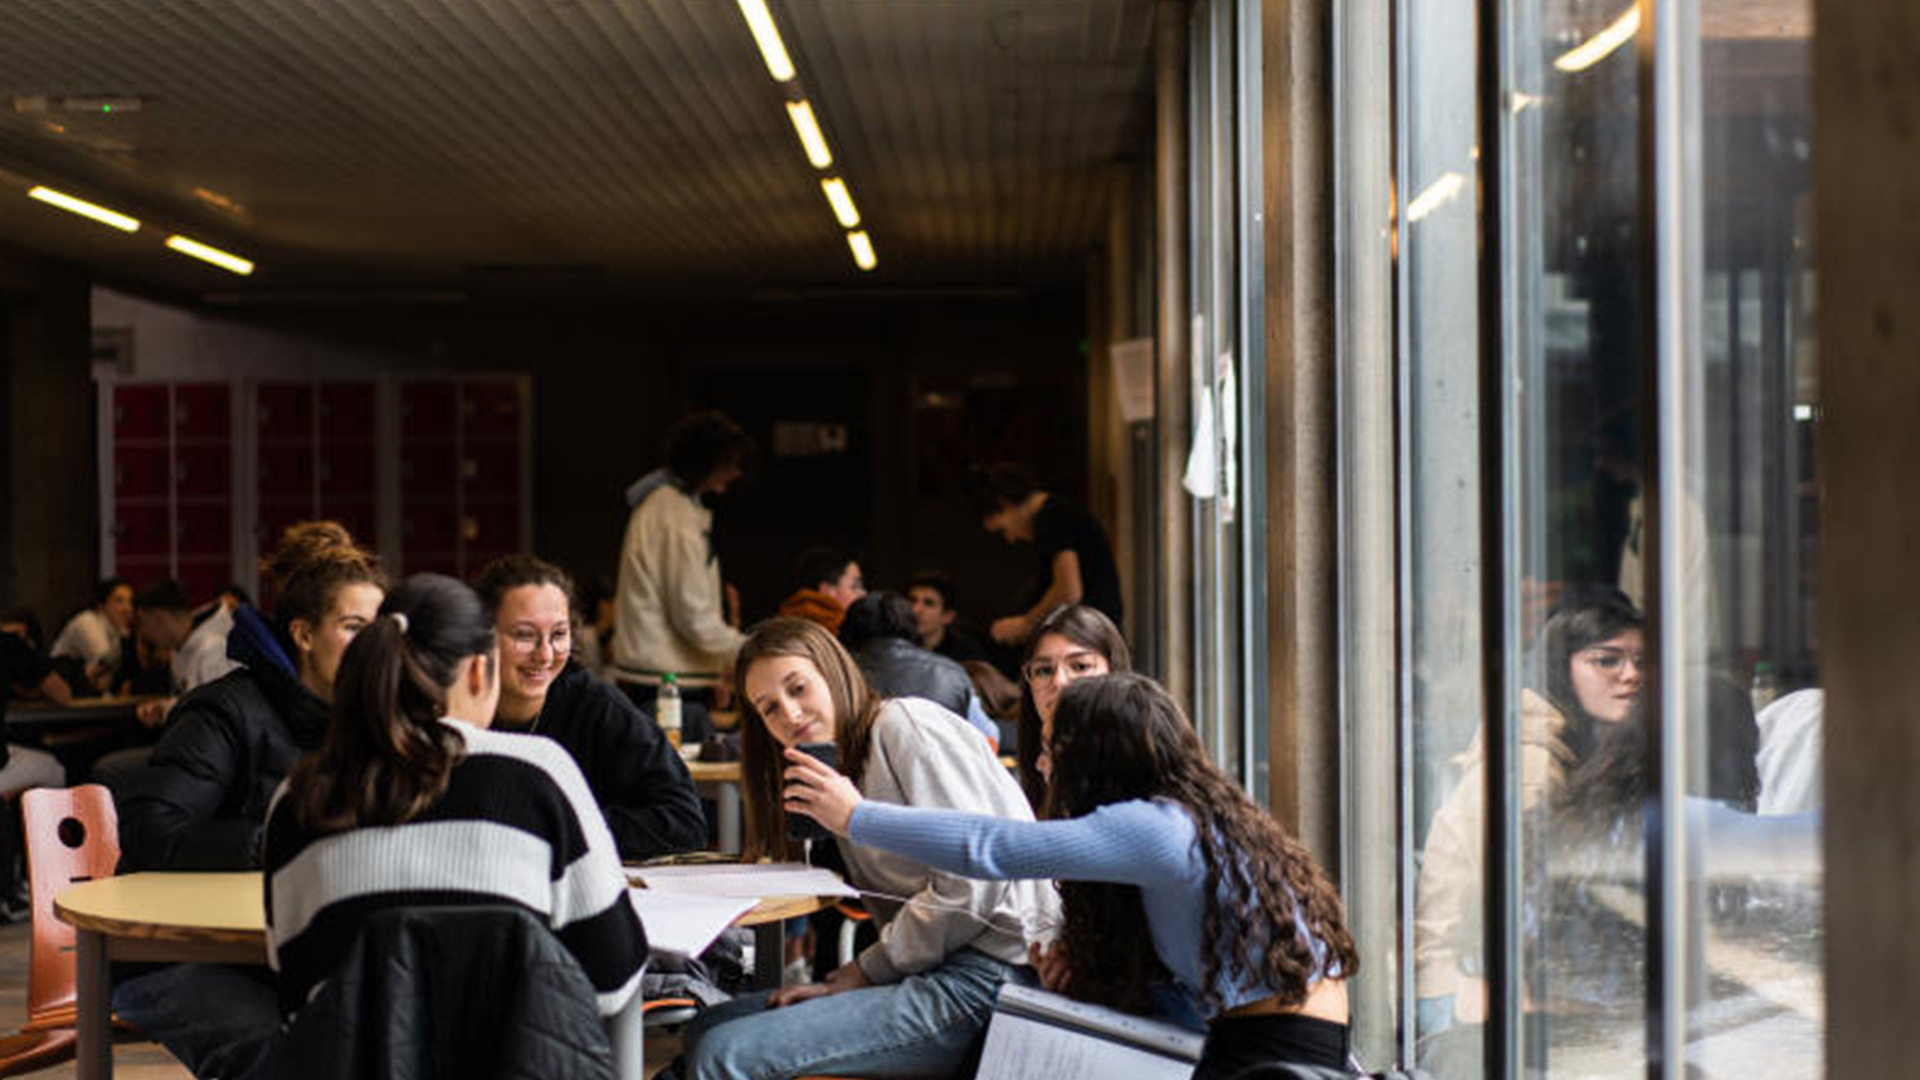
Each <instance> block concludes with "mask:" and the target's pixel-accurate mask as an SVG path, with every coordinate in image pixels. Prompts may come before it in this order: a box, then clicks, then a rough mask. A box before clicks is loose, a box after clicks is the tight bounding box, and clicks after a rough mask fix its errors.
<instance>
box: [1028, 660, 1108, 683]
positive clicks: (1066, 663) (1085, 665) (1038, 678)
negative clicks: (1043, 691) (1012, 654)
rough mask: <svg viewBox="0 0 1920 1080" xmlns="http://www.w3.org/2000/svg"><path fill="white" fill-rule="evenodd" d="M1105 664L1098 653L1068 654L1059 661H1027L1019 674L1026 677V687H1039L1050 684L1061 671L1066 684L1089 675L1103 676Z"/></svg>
mask: <svg viewBox="0 0 1920 1080" xmlns="http://www.w3.org/2000/svg"><path fill="white" fill-rule="evenodd" d="M1106 663H1107V662H1106V658H1105V657H1103V656H1101V655H1100V654H1099V653H1090V652H1077V653H1068V654H1067V655H1066V656H1065V657H1064V658H1062V659H1059V660H1052V659H1044V660H1029V661H1027V664H1026V666H1025V667H1022V668H1021V669H1020V673H1021V674H1022V675H1025V676H1026V678H1027V683H1028V685H1030V686H1041V685H1044V684H1046V683H1050V682H1052V681H1053V680H1054V677H1055V676H1057V675H1059V674H1060V672H1061V670H1062V669H1065V671H1066V673H1067V681H1068V682H1072V681H1073V680H1075V679H1084V678H1086V677H1087V676H1089V675H1104V674H1106Z"/></svg>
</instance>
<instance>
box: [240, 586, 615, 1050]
mask: <svg viewBox="0 0 1920 1080" xmlns="http://www.w3.org/2000/svg"><path fill="white" fill-rule="evenodd" d="M500 670H501V662H500V653H499V648H498V645H497V643H496V640H495V635H494V630H493V623H492V620H490V619H489V618H488V617H487V615H486V612H485V610H484V609H483V607H482V605H481V603H480V600H479V598H478V597H477V596H475V595H474V593H473V591H472V590H471V589H469V588H468V587H467V586H465V585H463V584H461V583H460V582H458V581H455V580H454V579H452V578H449V577H443V576H441V575H439V574H416V575H414V576H413V577H410V578H408V579H407V580H406V581H404V582H402V583H401V584H400V585H399V587H397V588H396V589H394V591H393V594H392V595H391V596H389V597H387V599H386V602H385V603H384V604H383V605H382V606H381V608H380V613H379V616H378V617H377V618H375V619H374V621H373V622H372V623H371V624H369V625H368V627H367V628H366V629H365V630H363V631H362V632H361V633H360V634H359V635H358V636H357V637H356V638H355V639H354V641H353V643H352V644H351V645H349V646H348V647H347V650H346V655H345V657H344V658H343V659H342V660H341V662H340V669H339V682H338V693H337V694H336V695H335V699H334V703H333V710H332V715H331V718H330V722H329V724H328V727H327V732H326V735H325V738H324V739H323V741H322V742H321V744H320V747H319V749H318V750H316V751H315V752H314V753H313V754H311V755H309V756H308V757H306V758H305V759H304V760H302V761H301V763H300V764H299V765H297V766H295V767H294V770H293V772H292V773H290V774H289V775H288V776H287V780H286V783H284V784H283V785H281V787H280V790H279V791H278V792H276V793H275V795H274V801H273V806H272V808H271V809H270V810H269V812H268V815H267V825H266V839H265V845H264V846H265V863H266V919H267V943H268V954H267V955H268V959H269V960H270V961H271V963H272V965H273V968H274V970H275V971H277V972H278V973H279V985H280V1004H281V1007H282V1009H283V1010H284V1011H285V1013H286V1014H287V1015H288V1016H289V1017H293V1016H294V1015H295V1014H296V1013H298V1012H299V1010H300V1008H301V1007H302V1006H303V1005H305V1004H306V1003H307V1001H308V1000H309V999H310V997H311V996H312V995H313V994H314V992H315V990H316V989H317V988H318V986H319V984H320V983H321V982H323V981H324V980H325V979H326V978H327V977H328V976H329V975H330V974H331V973H332V972H333V970H334V967H335V966H336V965H337V964H338V963H339V961H340V960H341V958H342V957H343V956H345V955H346V954H347V951H348V949H349V948H350V947H351V946H352V944H353V942H354V939H355V937H356V936H357V934H358V933H359V931H360V928H361V926H362V925H363V924H364V923H365V921H366V920H367V918H368V917H369V916H371V915H373V914H374V913H376V912H380V911H384V910H389V909H393V908H399V907H427V906H433V907H444V906H472V905H494V904H506V905H512V906H516V907H521V908H525V909H526V910H528V911H529V912H531V913H533V914H534V915H535V916H537V917H538V918H539V919H540V921H541V922H542V923H544V924H546V925H547V926H548V927H549V928H550V929H552V931H553V932H554V934H555V936H557V937H558V938H559V939H560V943H561V944H562V945H563V946H565V948H566V949H567V951H568V952H570V953H572V954H573V956H574V958H575V959H577V960H578V961H579V962H580V966H581V968H583V969H584V970H585V972H586V975H587V981H588V982H590V983H591V984H592V986H593V990H594V993H595V1004H596V1005H597V1006H598V1007H599V1010H600V1014H601V1015H602V1016H611V1015H613V1014H614V1013H617V1012H619V1011H620V1010H621V1009H623V1008H625V1007H626V1006H627V1003H628V1002H629V1001H630V1000H632V998H633V996H634V994H635V993H636V992H637V991H638V989H639V987H640V975H641V970H642V968H644V967H645V966H646V960H647V936H646V932H645V930H643V929H642V927H641V925H640V919H639V916H638V915H637V914H636V913H635V912H634V909H633V905H632V904H631V903H630V902H629V901H628V899H627V879H626V874H625V872H624V871H622V870H621V868H620V859H619V856H618V855H617V854H616V853H615V851H614V846H613V836H612V834H611V833H609V832H608V831H607V826H606V822H605V820H604V819H602V818H601V816H600V812H599V810H598V809H597V808H596V807H595V805H594V800H593V795H592V793H591V792H590V791H589V790H588V789H587V783H586V778H585V777H583V776H581V774H580V769H579V767H578V766H576V765H575V764H574V762H573V759H572V758H571V757H570V756H569V755H568V754H567V753H566V751H565V750H563V749H562V748H561V747H559V746H556V745H554V744H553V743H552V742H550V741H548V740H546V739H529V738H524V737H521V736H515V735H506V734H501V733H498V732H492V731H488V730H486V729H487V723H488V720H489V719H491V718H492V716H493V715H494V713H495V710H496V707H497V705H498V697H499V695H500V691H501V680H500V678H499V673H500ZM440 962H443V963H448V964H452V965H458V964H459V963H460V958H458V957H446V958H440ZM475 974H481V973H480V972H476V973H475ZM510 989H511V988H509V987H500V988H499V990H500V992H501V993H508V992H509V991H510ZM416 1019H417V1021H418V1024H419V1031H421V1032H422V1033H425V1032H430V1031H436V1030H444V1027H445V1025H447V1024H449V1023H452V1022H454V1020H455V1019H456V1018H450V1017H435V1016H423V1017H418V1018H416ZM552 1067H553V1068H554V1069H555V1071H556V1075H566V1073H567V1069H566V1062H565V1061H564V1060H561V1061H556V1062H554V1063H553V1066H552Z"/></svg>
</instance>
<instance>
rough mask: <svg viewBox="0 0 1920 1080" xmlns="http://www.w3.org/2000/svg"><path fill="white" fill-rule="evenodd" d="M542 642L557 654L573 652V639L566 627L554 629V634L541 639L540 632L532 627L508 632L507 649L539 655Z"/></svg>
mask: <svg viewBox="0 0 1920 1080" xmlns="http://www.w3.org/2000/svg"><path fill="white" fill-rule="evenodd" d="M542 641H544V642H546V644H547V648H549V649H552V650H553V651H554V652H555V653H556V654H560V653H567V652H572V651H573V638H572V636H571V635H570V634H569V632H568V629H567V628H566V627H564V626H556V627H554V628H553V633H551V634H548V635H547V636H546V637H541V636H540V631H538V630H535V629H533V628H531V627H522V628H519V629H516V630H510V631H508V632H507V648H509V649H512V650H513V651H514V652H517V653H522V654H532V653H537V652H539V651H540V643H541V642H542Z"/></svg>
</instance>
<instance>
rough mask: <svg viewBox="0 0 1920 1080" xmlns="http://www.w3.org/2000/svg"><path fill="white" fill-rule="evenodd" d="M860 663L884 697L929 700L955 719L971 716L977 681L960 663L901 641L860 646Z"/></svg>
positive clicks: (887, 639)
mask: <svg viewBox="0 0 1920 1080" xmlns="http://www.w3.org/2000/svg"><path fill="white" fill-rule="evenodd" d="M857 660H858V662H859V664H860V671H861V673H862V674H864V675H865V676H866V677H867V684H868V685H870V686H872V687H873V689H874V691H875V692H876V693H878V694H879V695H880V696H881V697H890V698H894V697H917V698H926V699H927V700H928V701H931V702H933V703H934V704H936V705H940V706H942V707H944V708H945V709H946V710H947V711H948V712H951V713H952V714H954V715H955V716H965V715H967V701H968V699H970V698H971V697H973V680H972V679H970V678H968V677H967V669H966V668H964V667H961V666H960V665H959V663H957V662H955V661H953V660H949V659H947V658H946V657H944V656H941V655H940V654H939V653H934V652H928V651H927V650H926V649H923V648H921V647H920V646H918V645H915V644H913V643H912V642H910V641H903V640H901V639H900V638H897V637H878V638H874V639H872V640H871V641H868V642H867V643H866V644H865V645H862V646H860V655H859V656H858V657H857Z"/></svg>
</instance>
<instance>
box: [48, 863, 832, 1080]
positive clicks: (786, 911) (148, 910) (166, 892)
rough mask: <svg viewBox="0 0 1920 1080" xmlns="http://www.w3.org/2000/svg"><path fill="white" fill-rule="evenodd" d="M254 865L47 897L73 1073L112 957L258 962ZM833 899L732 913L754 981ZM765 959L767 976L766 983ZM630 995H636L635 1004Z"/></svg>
mask: <svg viewBox="0 0 1920 1080" xmlns="http://www.w3.org/2000/svg"><path fill="white" fill-rule="evenodd" d="M261 896H262V887H261V882H260V874H259V872H258V871H245V872H241V873H221V874H215V873H143V874H122V875H120V876H118V877H110V878H102V879H100V880H98V881H88V882H83V883H81V884H79V885H75V886H73V887H72V888H69V889H67V890H66V891H65V892H62V893H61V894H60V895H59V896H57V897H55V898H54V901H53V911H54V914H55V915H57V916H59V918H60V920H61V921H62V922H65V923H67V924H69V925H71V926H72V927H73V928H74V930H75V932H76V937H77V938H78V944H79V948H78V953H77V956H76V960H77V965H78V971H77V973H76V974H77V976H78V981H77V985H76V990H77V991H78V997H79V1001H78V1003H77V1004H78V1015H77V1017H76V1020H75V1028H76V1030H77V1032H78V1035H79V1048H78V1056H77V1058H76V1061H75V1066H76V1068H75V1074H76V1075H77V1076H78V1077H79V1080H107V1078H108V1077H111V1076H112V1075H113V1025H112V1009H111V1005H110V1002H109V999H110V997H111V993H112V986H111V983H110V977H109V974H108V970H107V965H108V963H109V962H111V961H116V960H130V961H149V962H159V963H211V964H265V963H266V962H267V931H266V910H265V907H264V906H263V903H262V899H261ZM832 902H833V901H832V900H830V899H822V898H820V897H815V896H776V897H769V898H767V899H766V900H763V901H761V902H760V904H759V905H758V906H756V907H754V908H753V909H752V910H751V911H749V912H747V913H746V914H745V915H742V916H741V917H740V918H739V919H737V920H736V921H735V925H736V926H751V927H753V928H754V974H755V978H756V981H759V982H760V983H761V984H762V985H773V986H778V985H779V979H780V969H781V962H782V960H783V959H784V956H783V954H782V937H781V924H782V923H783V922H785V920H787V919H789V918H793V917H794V916H798V915H807V914H811V913H812V912H815V911H819V910H821V909H822V908H825V907H827V906H828V905H830V904H831V903H832ZM769 956H770V957H771V958H772V960H771V973H772V975H771V978H772V981H771V983H768V982H767V979H768V972H769V961H768V959H767V958H768V957H769ZM638 1000H639V999H638V997H636V998H635V1001H636V1002H638ZM608 1029H609V1034H610V1035H611V1036H612V1038H613V1042H614V1047H615V1050H616V1052H617V1053H618V1054H619V1055H620V1056H619V1061H620V1066H621V1075H622V1076H623V1077H634V1078H638V1077H640V1076H642V1075H643V1070H642V1062H641V1057H640V1054H641V1046H642V1043H643V1038H644V1037H643V1034H642V1028H641V1015H640V1010H639V1009H638V1008H630V1009H623V1010H622V1011H621V1012H620V1014H619V1015H618V1016H615V1017H611V1018H609V1020H608Z"/></svg>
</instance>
